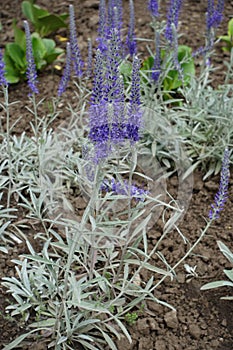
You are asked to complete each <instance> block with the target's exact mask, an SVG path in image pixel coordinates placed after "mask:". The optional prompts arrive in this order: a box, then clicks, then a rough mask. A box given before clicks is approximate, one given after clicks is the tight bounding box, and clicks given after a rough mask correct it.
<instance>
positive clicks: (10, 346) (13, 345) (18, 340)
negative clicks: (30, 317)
mask: <svg viewBox="0 0 233 350" xmlns="http://www.w3.org/2000/svg"><path fill="white" fill-rule="evenodd" d="M43 329H44V328H41V329H33V330H32V331H30V332H28V333H25V334H22V335H20V336H19V337H17V338H16V339H15V340H13V341H12V342H11V343H10V344H8V345H6V346H5V347H4V348H3V349H2V350H11V349H15V348H16V346H17V345H19V344H20V343H21V342H22V341H23V340H24V339H25V338H27V337H28V336H29V335H30V334H32V333H34V332H38V331H40V330H43Z"/></svg>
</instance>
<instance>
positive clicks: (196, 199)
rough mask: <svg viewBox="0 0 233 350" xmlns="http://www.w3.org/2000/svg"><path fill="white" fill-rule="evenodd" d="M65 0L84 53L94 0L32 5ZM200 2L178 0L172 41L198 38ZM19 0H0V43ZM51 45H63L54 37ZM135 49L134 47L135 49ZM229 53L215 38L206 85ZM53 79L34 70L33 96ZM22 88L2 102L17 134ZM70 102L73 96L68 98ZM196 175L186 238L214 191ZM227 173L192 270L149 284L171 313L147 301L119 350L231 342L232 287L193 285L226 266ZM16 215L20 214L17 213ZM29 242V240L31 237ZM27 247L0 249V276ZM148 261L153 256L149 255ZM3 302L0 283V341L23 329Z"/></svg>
mask: <svg viewBox="0 0 233 350" xmlns="http://www.w3.org/2000/svg"><path fill="white" fill-rule="evenodd" d="M70 3H72V4H73V5H74V7H75V12H76V19H77V31H78V35H79V45H80V49H81V51H82V54H83V57H85V56H86V52H87V39H88V37H90V38H92V40H93V43H94V42H95V37H96V29H97V24H98V1H97V0H85V1H82V0H77V1H63V0H56V1H55V0H51V1H49V2H47V1H46V0H38V1H37V4H38V5H40V6H44V7H45V8H46V9H48V10H50V11H51V12H55V13H58V14H60V13H63V12H67V11H68V5H69V4H70ZM123 3H124V9H125V12H124V20H125V23H127V21H128V12H129V11H128V1H126V0H125V1H123ZM167 4H168V1H163V2H162V6H161V17H163V18H165V16H166V5H167ZM206 4H207V1H198V0H186V1H184V5H183V10H182V13H181V18H180V33H182V34H183V35H182V36H181V38H180V43H184V44H187V45H189V46H191V47H192V48H193V49H194V50H195V49H197V48H198V47H199V46H201V45H203V44H204V32H205V11H206ZM20 5H21V1H18V0H1V11H0V20H1V24H2V26H3V29H2V31H1V32H0V42H1V46H3V47H4V45H5V44H6V43H7V42H9V41H11V39H12V36H13V31H12V27H11V25H12V20H13V19H14V18H16V20H17V22H18V23H19V24H20V23H22V20H23V17H22V13H21V9H20ZM135 12H136V28H137V29H136V34H137V36H138V37H141V38H150V39H151V38H153V34H152V30H151V28H150V26H149V25H148V23H149V22H150V15H149V13H148V11H147V8H146V1H145V0H135ZM232 14H233V1H229V0H226V5H225V11H224V20H223V23H222V24H221V26H220V28H219V29H218V31H217V35H220V34H225V33H226V31H227V22H228V20H229V19H230V16H232ZM59 34H61V35H63V36H67V35H68V33H67V31H66V30H63V31H59ZM59 45H64V44H61V43H59ZM139 51H140V48H139ZM142 55H143V56H145V55H147V51H146V45H145V43H144V44H143V43H142ZM227 59H229V57H228V56H227V54H224V53H223V51H222V50H221V44H220V43H219V44H217V46H216V52H215V55H214V57H213V58H212V62H213V64H214V65H215V66H216V68H217V70H216V71H215V72H214V73H213V75H212V79H213V86H214V87H217V86H218V85H219V84H221V83H223V81H224V71H225V66H224V63H223V62H224V60H227ZM59 80H60V72H58V71H56V70H55V69H54V67H48V68H47V69H46V70H45V71H43V73H41V74H40V75H39V90H40V96H41V98H46V99H49V98H51V97H52V96H54V95H56V93H57V87H58V83H59ZM72 89H73V87H72V86H70V87H69V89H68V91H67V92H66V93H65V94H64V100H63V101H62V103H64V105H65V104H67V102H69V101H71V100H72V98H73V97H72V96H73V94H72ZM27 94H28V87H27V84H26V83H24V82H22V83H20V84H17V85H15V86H10V88H9V99H10V101H19V102H18V104H17V105H16V107H15V109H14V113H12V122H13V121H14V120H16V119H17V118H18V117H19V116H20V115H22V114H23V115H24V118H23V119H22V120H21V121H20V122H19V123H18V124H17V126H16V127H15V130H14V132H15V133H16V134H20V133H21V132H22V131H26V132H28V133H30V130H31V127H30V124H29V121H30V115H29V113H27V112H26V111H25V103H26V102H25V101H26V100H27ZM72 101H73V103H75V101H74V100H72ZM0 113H1V112H0ZM65 117H66V114H65V113H64V114H63V115H62V116H61V117H60V119H59V120H58V121H57V123H60V122H62V121H63V120H64V119H65ZM203 175H204V174H201V173H199V172H196V173H195V181H194V190H193V196H192V200H191V204H190V207H189V210H188V212H187V214H186V216H185V218H184V220H183V222H182V224H181V226H180V229H181V230H182V232H183V233H184V235H185V236H186V237H187V238H188V239H189V240H190V241H191V242H194V241H195V239H196V238H197V237H198V236H199V234H200V231H201V229H202V228H203V227H204V226H205V221H204V218H203V217H204V216H208V212H209V208H210V203H211V202H213V199H214V195H215V193H216V191H217V190H218V182H219V176H216V177H213V178H211V179H208V180H207V181H206V182H204V181H203V180H202V178H203ZM176 185H177V184H176V178H173V179H171V181H170V184H169V186H170V189H171V192H172V191H173V188H174V189H175V188H176ZM232 198H233V180H231V181H230V188H229V199H228V202H227V204H226V206H225V209H224V211H223V212H222V215H221V218H220V219H219V220H217V221H216V222H215V226H213V227H212V228H211V229H210V230H209V232H208V235H207V236H206V237H205V238H204V240H203V241H202V242H201V244H200V245H199V246H198V248H197V249H196V250H195V255H192V256H191V257H190V258H189V259H188V260H187V261H186V263H188V264H189V265H190V266H195V265H197V269H196V271H197V273H198V277H197V278H193V279H191V280H190V279H187V278H186V277H185V271H184V268H183V266H181V267H180V268H179V269H178V274H177V277H178V278H177V280H175V281H170V280H165V282H164V284H163V285H161V286H160V287H159V288H158V290H157V291H156V296H157V297H158V298H159V299H161V300H163V301H166V302H168V303H170V304H172V305H173V306H174V307H175V308H176V310H177V313H176V314H174V313H171V311H170V310H169V309H166V308H164V307H162V306H160V305H158V304H155V303H152V302H148V303H147V305H146V307H145V309H144V310H143V311H142V312H141V314H140V317H139V319H138V321H137V322H136V323H135V324H134V325H133V326H130V327H129V330H130V333H131V335H132V338H133V344H132V345H129V344H128V342H127V341H126V340H122V341H121V342H119V344H118V346H119V350H121V349H125V350H175V349H177V350H182V349H183V350H184V349H185V350H232V349H233V303H232V302H230V301H225V300H220V297H221V296H224V295H229V294H230V293H231V294H232V290H230V289H229V288H221V289H218V290H211V291H208V292H207V291H200V287H201V286H202V285H203V284H204V283H207V282H211V281H213V280H217V279H223V278H224V274H223V272H222V271H223V268H230V266H229V264H228V262H227V261H226V259H225V258H224V257H223V256H222V254H221V253H220V252H219V250H218V247H217V244H216V241H217V240H221V241H222V242H224V243H225V244H226V245H228V247H229V248H230V249H233V245H232V241H233V217H232V207H231V206H232V204H233V203H232V201H233V199H232ZM21 215H22V217H23V215H24V213H23V212H22V213H21ZM160 224H161V223H160V221H158V223H157V224H156V225H155V227H153V229H151V231H150V232H149V245H150V246H151V247H152V246H153V245H154V244H155V242H156V241H157V239H158V238H159V237H160V236H161V226H160ZM36 229H37V227H36V226H33V225H32V226H31V230H29V232H27V234H28V235H29V236H30V239H31V240H32V241H33V235H34V232H35V230H36ZM34 243H35V244H36V242H34ZM162 249H163V253H164V254H166V256H169V262H170V263H172V262H173V263H174V262H176V261H177V260H178V259H179V257H181V256H182V255H183V254H184V252H185V249H186V247H185V246H184V244H183V243H182V239H181V237H178V236H177V234H175V233H173V232H172V233H171V234H170V236H169V237H168V238H167V239H166V240H165V241H164V243H163V247H162ZM25 252H27V250H26V247H25V245H24V244H20V245H16V246H15V247H14V248H12V250H11V252H10V254H9V255H6V254H3V253H0V278H2V277H4V276H12V275H14V274H15V271H14V264H13V262H12V261H11V260H12V259H14V258H17V257H18V255H19V254H22V253H25ZM154 263H155V264H156V257H154ZM149 277H150V275H149V274H148V273H147V274H146V273H145V274H144V275H142V276H141V279H142V280H143V281H146V280H147V279H148V278H149ZM9 302H11V299H10V297H9V296H8V295H7V294H6V291H5V290H4V288H3V287H1V286H0V330H1V332H0V347H1V346H3V345H4V344H7V343H8V342H10V341H12V340H13V339H14V338H15V337H16V336H17V335H19V334H21V333H22V332H23V330H24V329H25V325H24V324H21V323H20V321H19V320H16V321H15V320H13V319H11V318H10V317H9V315H7V314H6V313H5V307H6V306H7V305H8V304H9ZM32 346H33V347H34V349H37V350H39V349H40V350H42V349H46V347H45V345H43V344H42V343H40V341H38V342H33V343H27V344H25V346H24V347H23V349H24V350H26V349H29V348H31V347H32Z"/></svg>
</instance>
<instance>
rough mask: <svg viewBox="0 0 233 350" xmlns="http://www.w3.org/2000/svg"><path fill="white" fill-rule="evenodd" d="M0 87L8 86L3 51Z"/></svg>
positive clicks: (0, 59)
mask: <svg viewBox="0 0 233 350" xmlns="http://www.w3.org/2000/svg"><path fill="white" fill-rule="evenodd" d="M0 85H3V86H7V85H8V83H7V81H6V78H5V63H4V61H3V55H2V50H0Z"/></svg>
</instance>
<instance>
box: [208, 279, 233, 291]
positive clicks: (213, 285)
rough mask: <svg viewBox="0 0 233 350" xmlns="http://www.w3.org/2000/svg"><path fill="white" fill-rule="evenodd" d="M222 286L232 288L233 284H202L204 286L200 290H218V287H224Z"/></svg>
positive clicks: (222, 282) (227, 282)
mask: <svg viewBox="0 0 233 350" xmlns="http://www.w3.org/2000/svg"><path fill="white" fill-rule="evenodd" d="M224 286H230V287H233V283H232V282H229V281H216V282H210V283H207V284H204V286H202V287H201V290H207V289H213V288H219V287H224Z"/></svg>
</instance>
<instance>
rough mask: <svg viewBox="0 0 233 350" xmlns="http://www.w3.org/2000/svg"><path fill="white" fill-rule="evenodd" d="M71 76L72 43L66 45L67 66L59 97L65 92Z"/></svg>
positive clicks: (59, 88) (59, 89) (60, 85)
mask: <svg viewBox="0 0 233 350" xmlns="http://www.w3.org/2000/svg"><path fill="white" fill-rule="evenodd" d="M70 75H71V49H70V43H69V42H67V44H66V66H65V69H64V72H63V75H62V78H61V81H60V84H59V87H58V93H57V94H58V96H59V97H60V96H61V95H62V94H63V92H65V90H66V88H67V85H68V83H69V80H70Z"/></svg>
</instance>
